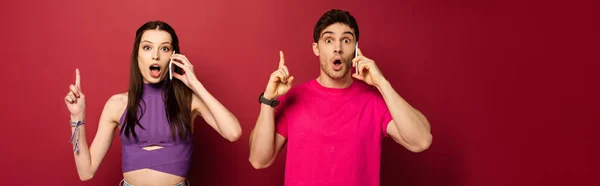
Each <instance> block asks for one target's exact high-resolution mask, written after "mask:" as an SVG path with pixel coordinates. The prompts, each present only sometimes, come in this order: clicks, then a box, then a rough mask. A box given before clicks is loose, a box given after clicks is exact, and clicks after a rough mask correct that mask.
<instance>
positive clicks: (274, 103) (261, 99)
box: [258, 92, 279, 107]
mask: <svg viewBox="0 0 600 186" xmlns="http://www.w3.org/2000/svg"><path fill="white" fill-rule="evenodd" d="M258 102H259V103H263V104H265V105H269V106H271V107H276V106H277V105H279V100H277V99H274V100H270V99H267V98H265V93H264V92H263V93H262V94H260V96H259V97H258Z"/></svg>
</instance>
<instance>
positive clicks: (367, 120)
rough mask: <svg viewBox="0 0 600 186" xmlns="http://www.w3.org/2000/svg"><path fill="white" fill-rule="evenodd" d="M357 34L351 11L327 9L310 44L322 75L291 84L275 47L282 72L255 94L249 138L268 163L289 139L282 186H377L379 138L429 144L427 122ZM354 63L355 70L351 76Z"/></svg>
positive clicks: (256, 159)
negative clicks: (254, 119)
mask: <svg viewBox="0 0 600 186" xmlns="http://www.w3.org/2000/svg"><path fill="white" fill-rule="evenodd" d="M358 38H359V30H358V24H357V23H356V20H355V19H354V17H352V16H351V15H350V14H349V13H348V12H345V11H342V10H330V11H328V12H326V13H325V14H324V15H323V16H322V17H321V18H320V19H319V21H318V22H317V24H316V25H315V29H314V43H313V44H312V48H313V52H314V54H315V55H316V56H318V57H319V61H320V66H321V72H320V75H319V77H318V78H317V79H315V80H311V81H309V82H307V83H304V84H301V85H299V86H297V87H294V88H291V87H292V81H293V80H294V77H293V76H291V75H290V72H289V70H288V69H287V67H286V66H285V61H284V56H283V52H280V62H279V69H277V70H276V71H275V72H273V73H272V74H271V76H270V79H269V82H268V84H267V88H266V90H265V92H264V93H263V94H261V96H260V97H259V101H260V102H261V103H262V104H261V109H260V114H259V116H258V120H257V122H256V126H255V127H254V130H253V131H252V134H251V136H250V158H249V160H250V162H251V163H252V166H254V167H255V168H257V169H261V168H266V167H268V166H270V165H271V164H272V163H273V161H274V160H275V158H276V156H277V154H278V153H279V152H280V151H281V149H282V147H283V146H284V145H285V144H286V143H287V144H288V145H287V146H288V152H287V162H286V172H285V185H286V186H298V185H311V186H312V185H344V186H349V185H356V186H369V185H379V169H380V167H379V166H380V156H381V140H382V139H383V137H385V136H390V137H392V138H393V139H394V140H395V141H396V142H397V143H398V144H400V145H402V146H404V147H405V148H407V149H408V150H410V151H412V152H421V151H423V150H425V149H427V148H428V147H429V145H430V144H431V140H432V136H431V133H430V126H429V122H428V121H427V119H426V118H425V116H424V115H423V114H421V113H420V112H419V111H418V110H416V109H414V108H413V107H412V106H411V105H409V104H408V103H407V102H406V101H405V100H404V99H402V97H400V95H398V93H396V91H395V90H394V89H393V88H392V86H391V85H390V83H389V82H388V81H387V80H386V79H385V77H384V76H383V74H382V73H381V71H380V70H379V69H378V68H377V66H376V64H375V61H373V60H371V59H369V58H367V57H365V56H364V55H363V54H362V53H361V51H360V49H358V47H356V46H357V41H358ZM355 52H356V53H357V54H355ZM355 55H357V56H356V57H355ZM356 66H358V68H357V69H358V73H352V69H353V68H355V67H356Z"/></svg>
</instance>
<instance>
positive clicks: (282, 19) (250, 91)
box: [0, 0, 600, 186]
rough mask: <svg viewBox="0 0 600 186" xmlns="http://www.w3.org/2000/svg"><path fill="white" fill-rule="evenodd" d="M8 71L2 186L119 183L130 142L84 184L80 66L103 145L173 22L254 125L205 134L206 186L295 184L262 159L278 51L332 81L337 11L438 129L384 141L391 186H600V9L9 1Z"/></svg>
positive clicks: (195, 175) (199, 174)
mask: <svg viewBox="0 0 600 186" xmlns="http://www.w3.org/2000/svg"><path fill="white" fill-rule="evenodd" d="M0 5H1V6H0V15H1V18H2V22H1V23H0V25H2V28H0V30H1V33H2V34H1V35H2V39H1V43H2V44H1V45H0V46H1V48H0V49H1V50H0V52H1V54H2V55H0V56H1V59H0V61H2V67H3V68H4V70H3V71H4V72H3V73H0V77H1V78H2V81H0V83H1V84H0V85H1V86H0V87H2V91H0V92H1V94H2V95H1V96H2V97H3V98H4V100H3V101H2V104H1V105H2V106H1V110H0V113H1V114H2V117H1V118H2V119H3V120H2V123H3V126H4V127H3V128H2V129H1V130H0V132H1V134H2V135H1V137H2V138H1V140H2V151H3V152H2V153H1V155H0V163H1V166H0V168H1V169H2V172H1V174H0V176H1V177H2V178H1V179H0V185H12V184H17V183H24V184H25V185H117V183H118V182H119V181H120V179H121V176H122V175H121V167H120V166H121V160H120V158H121V157H120V154H121V149H120V142H119V139H118V138H115V141H114V142H113V145H112V146H111V148H110V150H109V152H108V155H107V156H106V159H105V160H104V161H103V162H102V165H101V166H100V168H99V170H98V172H97V174H96V175H95V177H94V178H93V179H92V180H91V181H88V182H81V181H79V178H78V177H77V173H76V170H75V163H74V161H73V156H72V154H71V145H69V144H68V143H67V140H68V138H69V136H70V130H69V127H68V124H67V121H68V113H67V110H66V108H65V105H64V102H63V98H64V95H65V94H66V93H67V91H68V85H69V84H70V83H73V82H74V75H75V73H74V71H75V68H79V69H80V70H81V79H82V80H81V83H82V90H83V92H84V93H85V94H86V96H87V98H88V100H87V102H88V105H87V123H88V124H87V129H88V130H87V131H86V132H87V136H88V142H91V141H92V139H93V136H94V135H95V133H96V128H97V121H98V118H99V116H100V112H101V109H102V107H103V105H104V103H105V102H106V100H107V99H108V98H109V97H110V96H111V95H113V94H116V93H120V92H126V91H127V84H128V80H127V79H128V77H129V76H128V69H129V56H130V52H131V47H132V43H133V39H134V34H135V30H136V29H137V28H138V27H139V26H140V25H142V24H143V23H144V22H146V21H149V20H163V21H166V22H167V23H169V24H171V25H172V26H173V27H174V28H175V30H176V31H177V33H178V35H179V37H180V43H181V48H182V52H183V54H185V55H187V56H188V58H189V59H190V60H191V61H192V63H194V65H195V67H196V68H195V71H196V74H197V76H198V78H199V80H200V81H201V82H202V83H203V84H204V85H205V86H206V87H207V89H208V90H209V91H210V92H211V93H212V94H213V95H215V97H217V98H218V99H219V100H220V101H221V102H222V103H223V104H224V105H225V106H226V107H227V108H229V109H230V110H231V111H232V112H233V113H234V114H235V115H236V116H237V117H238V118H239V120H240V122H241V124H242V128H243V136H242V138H241V139H240V140H239V141H238V142H235V143H229V142H227V141H226V140H225V139H223V138H221V137H220V136H219V135H218V134H217V133H216V132H215V131H213V130H212V129H210V128H209V127H208V126H207V125H206V124H204V123H202V122H198V123H196V125H197V126H199V127H197V129H196V130H197V131H196V135H195V138H196V141H195V142H196V143H195V152H194V157H193V168H192V171H191V175H190V176H189V179H190V180H191V182H192V185H254V186H259V185H260V186H263V185H281V184H282V183H283V171H284V161H285V158H284V157H285V152H284V153H283V154H281V155H280V156H279V158H278V160H277V162H276V163H275V164H274V165H273V166H272V167H270V168H268V169H264V170H254V169H253V168H252V167H251V165H250V163H248V150H249V149H248V136H249V133H250V130H251V129H252V127H253V126H254V122H255V120H256V117H257V114H258V110H259V104H258V103H257V96H258V95H259V93H260V92H262V91H263V90H264V88H265V86H266V82H267V79H268V76H269V74H270V73H271V72H272V71H273V70H275V69H276V68H277V62H278V57H279V56H278V50H283V51H284V52H285V54H286V64H287V65H288V67H289V69H290V72H291V73H292V75H294V76H295V77H296V78H297V79H296V81H295V82H296V83H301V82H306V81H308V80H310V79H313V78H315V77H317V76H318V72H319V65H318V58H317V57H315V56H314V55H313V53H312V51H311V43H312V29H313V26H314V24H315V22H316V21H317V19H318V18H319V16H321V15H322V14H323V13H324V12H325V11H326V10H328V9H331V8H341V9H345V10H348V11H350V12H351V13H352V14H353V15H354V16H355V17H356V18H357V20H358V23H359V25H360V31H361V33H362V34H361V39H360V46H361V49H362V50H363V53H364V54H365V56H367V57H369V58H372V59H374V60H375V61H376V63H377V64H378V65H379V67H380V68H381V70H382V71H383V73H384V75H385V76H386V78H387V79H388V80H390V81H391V83H392V85H393V87H394V88H395V89H396V90H397V91H398V92H399V93H400V95H401V96H403V97H404V98H405V99H406V100H408V101H409V102H410V103H411V104H412V105H413V106H415V107H416V108H418V109H420V110H421V111H422V112H423V113H424V114H425V115H426V116H427V117H428V118H429V120H430V122H431V125H432V133H433V136H434V140H433V144H432V146H431V147H430V149H428V150H427V151H425V152H422V153H418V154H415V153H411V152H409V151H407V150H405V149H404V148H402V147H401V146H399V145H397V144H395V143H394V142H393V140H391V139H386V140H384V142H383V143H384V144H383V150H382V157H383V158H382V162H381V169H382V171H381V183H382V184H381V185H384V186H391V185H473V186H478V185H596V184H597V183H598V181H597V179H593V177H592V176H597V174H598V171H597V168H598V167H599V164H598V155H599V153H598V145H597V143H595V140H596V139H597V138H596V137H594V136H593V135H594V133H595V132H596V131H597V130H598V128H597V127H596V126H594V125H595V124H598V123H600V122H599V120H598V117H597V116H595V115H596V114H597V111H598V110H599V109H598V107H597V105H598V103H599V101H598V98H597V96H598V95H599V93H600V91H599V89H598V82H599V81H598V80H599V78H598V65H597V63H598V62H599V61H600V60H599V58H598V56H597V55H598V51H599V50H598V49H599V47H598V43H599V39H598V36H597V35H598V33H600V32H599V31H600V30H599V29H598V20H599V19H598V15H597V13H593V12H592V11H597V8H595V9H594V8H593V7H598V6H596V5H593V4H591V3H581V2H573V1H569V2H568V3H567V2H566V1H565V2H549V1H540V2H527V1H486V2H482V1H473V0H454V1H443V0H429V1H417V0H415V1H406V0H396V1H392V0H389V1H376V0H371V1H322V0H309V1H276V0H256V1H236V2H233V1H138V0H136V1H75V0H69V1H17V0H8V1H6V0H5V1H2V3H0ZM594 183H595V184H594Z"/></svg>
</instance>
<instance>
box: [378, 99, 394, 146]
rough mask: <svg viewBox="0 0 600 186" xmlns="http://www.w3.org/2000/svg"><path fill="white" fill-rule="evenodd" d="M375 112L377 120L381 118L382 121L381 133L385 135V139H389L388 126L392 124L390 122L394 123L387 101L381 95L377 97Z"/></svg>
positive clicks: (380, 123)
mask: <svg viewBox="0 0 600 186" xmlns="http://www.w3.org/2000/svg"><path fill="white" fill-rule="evenodd" d="M375 110H376V112H375V113H376V114H377V118H379V121H380V122H379V125H380V126H381V132H382V133H383V137H389V135H388V133H387V127H388V124H390V121H392V114H391V113H390V110H389V109H388V107H387V105H386V104H385V100H384V99H383V97H382V96H381V95H380V94H379V95H377V100H376V105H375Z"/></svg>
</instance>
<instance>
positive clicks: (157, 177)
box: [123, 146, 185, 186]
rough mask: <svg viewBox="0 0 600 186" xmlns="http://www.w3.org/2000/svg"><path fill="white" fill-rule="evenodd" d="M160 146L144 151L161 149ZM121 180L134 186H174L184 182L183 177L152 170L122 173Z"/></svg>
mask: <svg viewBox="0 0 600 186" xmlns="http://www.w3.org/2000/svg"><path fill="white" fill-rule="evenodd" d="M161 148H163V147H161V146H148V147H144V148H143V149H144V150H156V149H161ZM123 178H124V179H125V181H127V182H128V183H130V184H132V185H135V186H138V185H139V186H146V185H147V186H167V185H175V184H178V183H181V182H183V181H185V178H184V177H181V176H176V175H173V174H169V173H164V172H160V171H155V170H152V169H139V170H134V171H129V172H126V173H123Z"/></svg>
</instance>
